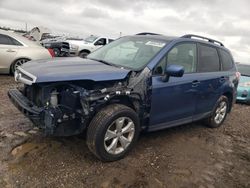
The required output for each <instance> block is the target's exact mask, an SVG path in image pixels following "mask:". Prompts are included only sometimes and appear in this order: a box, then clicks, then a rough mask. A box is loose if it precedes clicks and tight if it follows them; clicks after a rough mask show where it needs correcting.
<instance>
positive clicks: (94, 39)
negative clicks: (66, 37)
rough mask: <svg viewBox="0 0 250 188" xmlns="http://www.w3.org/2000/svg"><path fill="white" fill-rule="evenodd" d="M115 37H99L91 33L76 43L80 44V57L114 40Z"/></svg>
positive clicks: (78, 53) (78, 52)
mask: <svg viewBox="0 0 250 188" xmlns="http://www.w3.org/2000/svg"><path fill="white" fill-rule="evenodd" d="M112 41H113V39H109V38H107V37H98V36H94V35H91V36H89V37H88V38H86V39H84V40H83V41H81V42H78V43H75V44H76V45H78V51H77V54H76V55H78V56H80V57H85V56H87V55H88V54H90V53H91V52H92V51H94V50H96V49H98V48H100V47H102V46H104V45H106V44H108V43H110V42H112Z"/></svg>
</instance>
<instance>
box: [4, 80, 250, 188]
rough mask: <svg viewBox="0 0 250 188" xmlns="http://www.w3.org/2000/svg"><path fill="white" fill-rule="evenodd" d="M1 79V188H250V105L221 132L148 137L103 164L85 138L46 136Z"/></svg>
mask: <svg viewBox="0 0 250 188" xmlns="http://www.w3.org/2000/svg"><path fill="white" fill-rule="evenodd" d="M11 87H15V83H14V80H13V78H12V77H10V76H0V151H1V152H0V187H131V188H132V187H171V188H172V187H197V188H203V187H207V188H213V187H220V188H223V187H225V188H230V187H248V188H249V187H250V115H249V114H250V106H246V105H235V106H234V109H233V111H232V113H231V114H230V115H229V116H228V119H227V120H226V122H225V123H224V126H222V127H221V128H218V129H209V128H206V127H205V126H203V125H202V123H193V124H188V125H184V126H180V127H176V128H171V129H168V130H164V131H160V132H154V133H147V134H143V135H141V137H140V140H139V142H138V144H137V146H136V148H135V149H134V150H133V151H132V152H131V153H130V154H129V155H128V156H127V157H126V158H124V159H123V160H120V161H118V162H112V163H102V162H100V161H98V160H97V159H96V158H95V157H94V156H93V155H92V154H91V153H90V152H89V151H88V149H87V146H86V144H85V138H84V136H75V137H68V138H46V137H43V135H42V134H41V133H40V132H39V130H37V129H34V128H33V127H32V124H31V123H30V122H29V120H27V119H26V118H25V117H24V116H23V115H22V114H21V113H19V112H18V110H16V108H15V107H14V106H13V105H12V104H11V103H10V101H9V100H8V97H7V94H6V93H7V90H8V89H9V88H11Z"/></svg>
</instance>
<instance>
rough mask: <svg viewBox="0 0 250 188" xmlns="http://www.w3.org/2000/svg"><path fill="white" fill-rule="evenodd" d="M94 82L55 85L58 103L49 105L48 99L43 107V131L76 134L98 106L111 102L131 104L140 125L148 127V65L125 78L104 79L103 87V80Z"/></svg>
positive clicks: (47, 133) (149, 102)
mask: <svg viewBox="0 0 250 188" xmlns="http://www.w3.org/2000/svg"><path fill="white" fill-rule="evenodd" d="M95 84H96V85H97V86H96V87H94V88H91V89H89V88H87V87H84V86H80V85H79V84H74V83H72V84H69V85H68V86H67V87H66V88H67V89H66V90H63V89H62V90H60V89H58V90H59V92H58V104H57V105H56V106H55V105H54V106H52V105H51V101H49V102H47V103H46V106H45V107H44V111H43V116H44V118H43V119H44V129H45V134H46V135H52V134H53V135H64V136H69V135H74V134H79V133H81V132H82V131H83V130H85V129H86V127H87V126H88V124H89V122H90V121H91V119H92V118H93V116H94V115H95V114H96V113H97V112H98V111H99V110H100V109H102V108H103V107H105V106H107V105H110V104H112V103H123V104H125V105H128V106H130V107H131V108H133V109H134V110H135V111H136V112H137V114H138V116H139V117H140V120H141V125H143V126H142V128H146V127H147V124H148V119H149V112H150V104H151V93H152V80H151V71H150V70H149V69H148V68H145V69H144V70H143V71H142V72H139V73H138V72H131V73H130V74H129V75H128V76H127V78H126V79H124V80H120V81H117V82H114V83H113V82H112V83H110V84H106V83H105V86H106V87H103V85H102V83H95ZM60 87H61V86H57V88H60ZM50 98H51V96H50ZM47 101H48V100H47Z"/></svg>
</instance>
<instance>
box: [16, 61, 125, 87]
mask: <svg viewBox="0 0 250 188" xmlns="http://www.w3.org/2000/svg"><path fill="white" fill-rule="evenodd" d="M19 72H22V73H24V74H25V73H27V74H28V75H29V76H30V77H32V78H35V79H34V80H33V83H42V82H57V81H71V80H93V81H107V80H120V79H124V78H125V77H126V76H127V74H128V73H129V70H126V69H122V68H118V67H114V66H110V65H106V64H103V63H101V62H98V61H94V60H90V59H82V58H79V57H72V58H70V57H67V58H54V59H48V60H38V61H30V62H27V63H25V64H23V65H22V66H21V67H20V68H19ZM27 74H26V75H27ZM17 80H18V79H17Z"/></svg>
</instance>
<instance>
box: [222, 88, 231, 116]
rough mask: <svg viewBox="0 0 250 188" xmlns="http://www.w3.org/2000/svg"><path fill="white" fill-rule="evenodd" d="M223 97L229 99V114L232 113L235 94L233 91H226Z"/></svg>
mask: <svg viewBox="0 0 250 188" xmlns="http://www.w3.org/2000/svg"><path fill="white" fill-rule="evenodd" d="M222 95H224V96H226V97H227V99H228V103H229V108H228V112H231V110H232V106H233V93H232V92H231V91H226V92H224V93H223V94H222Z"/></svg>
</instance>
